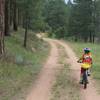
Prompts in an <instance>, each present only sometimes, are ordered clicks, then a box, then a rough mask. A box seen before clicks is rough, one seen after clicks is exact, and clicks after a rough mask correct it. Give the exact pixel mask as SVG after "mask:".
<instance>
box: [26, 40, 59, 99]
mask: <svg viewBox="0 0 100 100" xmlns="http://www.w3.org/2000/svg"><path fill="white" fill-rule="evenodd" d="M46 41H48V42H49V43H50V45H51V52H50V55H49V58H48V60H47V62H46V64H45V65H44V67H43V69H42V71H41V72H40V75H39V78H38V79H37V81H36V82H35V84H34V85H33V88H32V90H31V92H30V93H29V95H28V96H27V99H26V100H49V99H50V91H51V88H52V85H53V81H54V80H55V73H56V68H57V64H58V56H59V55H58V49H57V47H56V45H55V43H53V41H52V40H46Z"/></svg>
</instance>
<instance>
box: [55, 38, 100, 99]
mask: <svg viewBox="0 0 100 100" xmlns="http://www.w3.org/2000/svg"><path fill="white" fill-rule="evenodd" d="M55 42H57V43H59V44H60V45H62V46H63V47H64V48H65V51H66V53H67V55H68V57H69V60H68V63H69V64H70V65H71V69H72V70H74V72H73V77H74V78H75V81H77V84H78V82H79V79H80V77H79V75H80V71H79V70H80V64H78V63H77V57H76V55H75V53H74V52H73V51H72V49H71V48H70V47H69V46H68V45H67V44H66V43H64V42H61V41H58V40H55ZM89 81H90V83H89V85H88V87H87V89H86V90H84V89H83V88H82V87H81V86H80V85H79V86H80V90H78V91H81V97H82V100H100V95H99V94H98V93H97V91H96V87H95V82H94V80H93V79H92V78H90V79H89Z"/></svg>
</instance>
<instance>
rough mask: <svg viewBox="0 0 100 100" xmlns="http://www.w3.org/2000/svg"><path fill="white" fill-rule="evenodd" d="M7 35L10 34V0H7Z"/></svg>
mask: <svg viewBox="0 0 100 100" xmlns="http://www.w3.org/2000/svg"><path fill="white" fill-rule="evenodd" d="M5 35H6V36H9V35H10V0H5Z"/></svg>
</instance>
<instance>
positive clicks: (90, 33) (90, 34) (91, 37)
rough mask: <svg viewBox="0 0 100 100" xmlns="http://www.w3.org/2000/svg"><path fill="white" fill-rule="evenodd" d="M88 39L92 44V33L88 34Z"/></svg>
mask: <svg viewBox="0 0 100 100" xmlns="http://www.w3.org/2000/svg"><path fill="white" fill-rule="evenodd" d="M89 38H90V39H89V41H90V42H91V43H92V42H93V41H92V33H91V32H90V37H89Z"/></svg>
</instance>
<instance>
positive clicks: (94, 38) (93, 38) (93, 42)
mask: <svg viewBox="0 0 100 100" xmlns="http://www.w3.org/2000/svg"><path fill="white" fill-rule="evenodd" d="M92 38H93V40H92V41H93V43H94V42H95V35H93V37H92Z"/></svg>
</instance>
